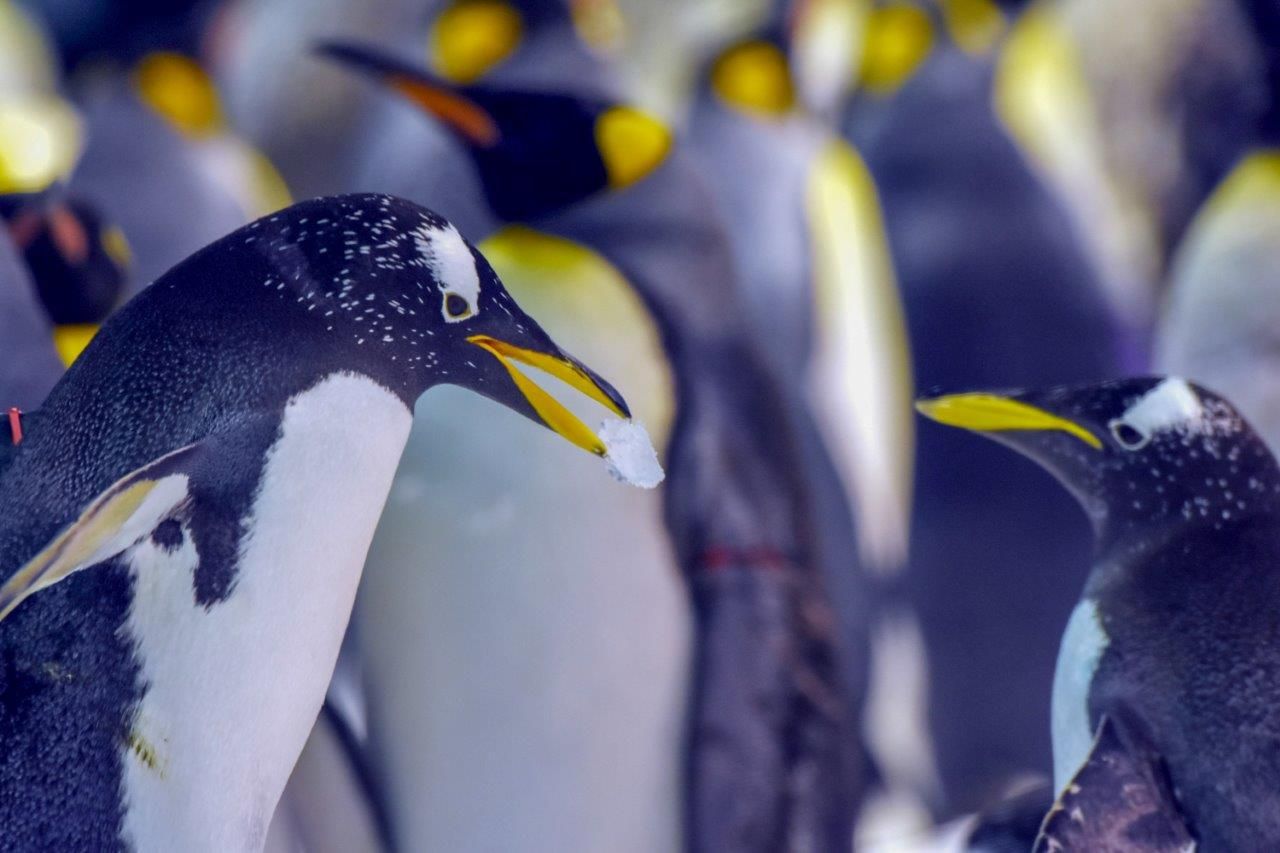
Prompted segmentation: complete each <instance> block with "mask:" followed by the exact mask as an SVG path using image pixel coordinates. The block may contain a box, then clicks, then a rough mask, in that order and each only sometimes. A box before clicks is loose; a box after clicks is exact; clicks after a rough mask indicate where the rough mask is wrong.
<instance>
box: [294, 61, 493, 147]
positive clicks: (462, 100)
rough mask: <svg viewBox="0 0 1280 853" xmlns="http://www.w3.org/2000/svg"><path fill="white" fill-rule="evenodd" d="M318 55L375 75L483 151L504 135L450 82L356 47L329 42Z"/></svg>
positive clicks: (482, 111)
mask: <svg viewBox="0 0 1280 853" xmlns="http://www.w3.org/2000/svg"><path fill="white" fill-rule="evenodd" d="M316 53H318V54H319V55H321V56H325V57H328V58H329V59H333V60H335V61H337V62H339V63H341V64H343V65H347V66H350V67H352V68H355V69H357V70H359V71H362V72H364V73H366V74H371V75H373V76H374V77H376V78H377V79H378V80H380V81H382V82H383V83H385V84H386V85H388V86H390V87H391V88H393V89H395V90H396V91H397V92H399V93H400V94H402V95H403V96H404V97H406V98H408V99H409V100H410V101H412V102H413V103H415V104H417V105H418V106H420V107H422V108H423V109H424V110H426V111H427V112H428V113H429V114H431V115H432V116H435V117H436V118H437V119H439V120H440V121H442V122H444V123H445V124H446V125H448V126H449V127H450V128H452V129H453V130H454V131H455V132H456V133H458V134H459V135H460V136H462V138H463V139H465V140H467V141H468V142H469V143H471V144H473V145H476V146H478V147H480V148H492V147H493V146H495V145H497V144H498V141H499V139H500V138H501V134H500V133H499V131H498V124H497V122H495V121H494V119H493V116H491V115H490V114H489V111H488V110H486V109H484V108H483V107H481V106H480V105H479V104H477V103H476V102H475V101H473V100H472V99H470V98H468V97H467V96H466V95H464V94H462V93H460V92H459V91H458V90H457V89H455V88H454V87H451V86H449V85H448V84H446V83H443V82H440V81H437V80H434V79H432V78H431V77H430V76H429V75H427V74H426V73H424V72H423V71H421V70H420V69H417V68H413V67H412V66H410V65H409V64H407V63H404V62H400V61H399V60H396V59H392V58H390V57H387V56H382V55H380V54H378V53H375V52H374V51H372V50H370V49H368V48H365V47H360V46H358V45H353V44H345V43H339V42H328V43H324V44H321V45H319V46H318V47H317V48H316Z"/></svg>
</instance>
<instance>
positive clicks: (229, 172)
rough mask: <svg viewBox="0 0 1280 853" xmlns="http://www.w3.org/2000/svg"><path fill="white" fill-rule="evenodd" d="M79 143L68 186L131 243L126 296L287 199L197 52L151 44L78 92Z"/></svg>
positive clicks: (271, 167)
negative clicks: (233, 121) (228, 113)
mask: <svg viewBox="0 0 1280 853" xmlns="http://www.w3.org/2000/svg"><path fill="white" fill-rule="evenodd" d="M80 103H81V108H82V110H83V114H84V123H85V135H86V146H85V151H84V154H83V156H82V157H81V158H80V162H79V163H78V165H77V166H76V169H75V171H74V172H73V173H72V175H71V178H70V181H69V187H70V189H71V191H72V192H74V193H76V194H77V195H79V196H81V197H82V198H85V199H87V200H88V201H90V202H92V203H93V204H94V205H96V206H97V207H98V209H100V210H101V211H103V213H104V215H106V216H107V217H108V218H109V219H111V220H112V221H113V222H115V223H117V224H118V225H119V227H120V229H121V231H122V232H123V234H124V236H125V237H127V238H128V240H129V243H130V245H131V246H132V255H133V266H134V276H133V277H132V279H131V281H130V282H129V287H128V289H127V294H128V295H130V296H131V295H133V294H134V293H136V292H137V291H138V290H140V289H141V288H143V287H145V286H146V285H147V284H150V283H151V282H152V281H154V280H155V279H156V277H158V276H159V275H160V274H161V273H163V272H165V271H166V270H167V269H169V268H170V267H171V266H173V265H174V264H176V263H178V261H180V260H182V259H183V258H184V257H186V256H187V255H189V254H191V253H192V252H195V251H197V250H198V249H199V248H201V247H202V246H204V245H205V244H206V243H209V242H211V241H213V240H215V239H217V238H218V237H220V236H221V235H223V234H225V233H227V232H228V231H231V230H233V229H235V228H238V227H240V226H241V225H243V224H245V223H246V222H248V221H249V220H250V219H253V218H255V217H257V216H260V215H263V214H265V213H269V212H271V211H273V210H277V209H279V208H281V207H284V206H286V205H287V204H288V203H289V201H290V194H289V189H288V187H287V186H286V185H285V183H284V181H283V179H282V178H281V177H280V175H279V173H278V172H277V171H276V170H275V167H274V165H273V164H272V163H271V162H270V161H269V160H268V159H267V158H266V157H265V156H263V155H262V154H261V153H260V152H259V151H257V150H256V149H255V148H253V147H252V146H251V145H249V144H248V143H246V142H245V141H244V140H243V139H241V138H240V137H239V135H237V134H236V133H235V132H234V131H233V130H232V129H231V128H230V127H229V126H228V124H227V122H226V121H225V118H224V113H223V109H222V104H221V99H220V97H219V94H218V91H217V88H216V86H215V84H214V82H213V80H212V79H211V78H210V76H209V74H208V72H207V71H206V70H205V68H204V66H203V65H202V64H201V63H200V62H199V61H198V60H196V59H195V58H193V57H191V56H187V55H185V54H182V53H178V52H174V51H157V52H154V53H149V54H147V55H146V56H144V57H142V58H141V59H140V60H139V61H138V62H137V63H136V64H134V65H132V66H129V67H128V68H127V69H126V70H120V71H117V72H115V73H110V74H102V75H99V76H98V77H95V78H92V79H91V80H90V81H89V82H88V83H87V84H86V85H85V86H84V87H83V89H82V91H81V92H80Z"/></svg>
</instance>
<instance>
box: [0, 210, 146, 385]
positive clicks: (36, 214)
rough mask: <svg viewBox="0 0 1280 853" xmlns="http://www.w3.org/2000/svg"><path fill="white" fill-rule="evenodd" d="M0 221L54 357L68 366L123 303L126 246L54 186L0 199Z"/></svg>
mask: <svg viewBox="0 0 1280 853" xmlns="http://www.w3.org/2000/svg"><path fill="white" fill-rule="evenodd" d="M0 217H2V218H3V219H4V221H5V222H6V224H7V226H8V230H9V235H10V237H11V238H12V239H13V241H14V243H15V244H16V245H17V247H18V248H19V249H21V251H22V253H23V260H24V261H25V263H26V265H27V268H28V269H29V270H30V272H31V277H32V279H33V282H34V286H35V289H36V293H37V295H38V296H39V298H40V304H41V306H42V307H43V308H44V312H45V314H46V316H47V317H48V321H49V322H51V323H52V324H53V337H54V344H55V346H57V349H58V354H59V356H61V358H62V361H63V362H64V363H65V364H70V363H71V362H72V361H74V360H75V358H76V357H77V356H78V355H79V354H80V352H81V351H82V350H83V349H84V347H85V345H87V344H88V342H89V340H90V338H92V337H93V335H94V333H95V332H96V331H97V329H98V325H99V324H100V323H101V322H102V321H103V320H104V319H106V317H107V315H109V314H110V313H111V312H112V311H113V310H114V309H115V308H116V307H117V306H118V305H119V304H120V303H121V302H122V301H123V296H124V292H125V288H126V282H127V281H128V276H129V271H130V265H131V262H132V261H131V258H132V255H131V253H130V250H129V242H128V240H126V239H125V236H124V233H123V232H122V231H121V230H120V229H119V227H117V226H115V225H112V224H110V223H108V222H106V221H105V220H104V219H103V216H102V215H101V213H99V211H98V210H97V208H96V207H95V206H94V205H92V204H90V203H89V202H87V201H85V200H84V199H81V198H78V197H76V196H74V195H71V194H68V193H66V192H65V190H63V189H61V188H58V187H54V188H51V189H50V190H49V191H46V192H44V193H40V194H37V195H34V196H16V197H15V196H0Z"/></svg>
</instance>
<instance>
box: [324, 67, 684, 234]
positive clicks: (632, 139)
mask: <svg viewBox="0 0 1280 853" xmlns="http://www.w3.org/2000/svg"><path fill="white" fill-rule="evenodd" d="M319 52H320V53H321V54H322V55H324V56H327V57H328V58H330V59H333V60H335V61H337V62H340V63H343V64H345V65H350V66H352V67H354V68H357V69H360V70H362V71H364V72H366V73H370V74H372V75H374V76H376V77H377V78H378V79H379V80H380V81H381V82H383V83H384V84H386V85H388V86H390V87H391V88H392V89H394V90H396V91H397V92H399V93H400V94H402V95H404V96H405V97H407V98H409V100H411V101H412V102H413V103H415V104H416V105H418V106H419V107H421V108H423V109H424V110H426V111H427V112H428V114H430V115H431V116H433V117H435V118H436V119H437V120H439V121H440V122H442V123H443V124H444V125H445V126H446V127H447V128H448V129H449V130H451V131H452V132H453V133H454V134H455V135H456V136H457V138H458V140H459V141H460V142H461V143H462V144H463V145H465V146H466V148H467V150H468V152H469V153H470V154H471V157H472V159H473V161H474V162H475V165H476V169H477V172H478V174H479V177H480V181H481V184H482V185H483V187H484V191H485V197H486V198H487V200H488V202H489V205H490V207H491V208H492V209H493V211H494V213H495V214H496V215H497V216H498V217H500V218H501V219H504V220H506V221H510V222H516V221H528V220H531V219H536V218H538V217H541V216H548V215H551V214H554V213H556V212H557V211H559V210H562V209H564V208H566V207H569V206H570V205H573V204H576V203H577V202H580V201H583V200H584V199H587V198H589V197H591V196H593V195H595V194H597V193H602V192H607V191H611V190H613V191H617V190H622V189H625V188H627V187H629V186H631V185H632V184H635V183H636V182H638V181H640V180H642V179H644V178H645V177H647V176H648V175H649V174H650V173H652V172H653V171H654V170H655V169H656V168H658V166H660V165H661V164H662V163H663V161H664V160H665V159H666V157H667V154H668V152H669V151H670V148H671V144H672V138H671V134H670V132H669V131H668V130H667V128H666V127H665V126H663V124H662V123H661V122H659V121H658V120H657V119H655V118H653V117H652V116H649V115H648V114H647V113H645V112H643V111H641V110H638V109H635V108H633V107H630V106H626V105H623V104H616V103H608V102H603V101H597V100H592V99H589V98H580V97H576V96H573V95H567V94H562V93H555V92H532V91H522V90H516V89H507V88H498V87H493V86H455V85H452V84H449V83H446V82H445V81H443V80H440V79H438V78H436V77H434V76H433V75H432V74H430V73H429V72H427V71H425V70H423V69H420V68H415V67H413V66H411V65H409V64H407V63H404V62H401V61H399V60H396V59H393V58H390V57H387V56H384V55H382V54H379V53H377V52H375V51H373V50H371V49H369V48H365V47H359V46H355V45H349V44H337V43H330V44H325V45H322V46H321V47H320V48H319Z"/></svg>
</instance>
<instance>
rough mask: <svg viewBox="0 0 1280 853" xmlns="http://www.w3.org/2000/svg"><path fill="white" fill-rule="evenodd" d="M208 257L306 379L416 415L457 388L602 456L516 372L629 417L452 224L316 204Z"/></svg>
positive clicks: (366, 203) (222, 296) (206, 291)
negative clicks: (548, 379) (358, 383)
mask: <svg viewBox="0 0 1280 853" xmlns="http://www.w3.org/2000/svg"><path fill="white" fill-rule="evenodd" d="M215 247H216V248H211V249H210V250H208V251H207V252H206V253H202V254H201V255H197V256H194V257H193V259H192V261H191V262H196V261H198V260H199V259H201V258H202V257H203V258H205V260H206V261H207V263H208V264H209V265H210V266H209V269H210V270H211V271H212V272H211V273H210V274H211V275H218V274H219V273H218V270H224V269H237V268H238V269H243V270H252V272H246V275H247V276H248V279H249V281H251V282H252V283H253V284H252V285H251V286H256V287H260V288H262V290H260V291H259V292H260V293H262V292H265V294H266V295H267V300H266V304H265V305H264V306H263V310H262V312H261V316H263V317H274V318H276V321H275V324H274V325H273V326H272V327H270V328H274V329H277V330H278V329H281V328H283V329H286V330H288V337H289V339H290V344H289V345H290V347H291V348H292V349H294V350H295V351H297V352H301V353H303V354H304V355H303V357H302V358H300V359H297V361H300V362H302V366H301V367H300V368H299V369H301V370H303V371H304V372H305V373H307V375H311V373H313V372H315V371H321V372H330V371H332V370H335V369H338V370H344V369H345V370H356V371H359V372H362V373H364V374H366V375H368V376H370V377H372V378H374V379H375V380H378V381H380V382H382V383H383V384H384V385H385V386H386V387H388V388H390V389H392V390H394V391H396V392H397V393H399V394H401V396H402V398H403V399H405V401H406V403H408V404H409V405H410V406H412V404H413V402H414V401H415V400H416V399H417V397H419V396H420V395H421V394H422V393H423V392H425V391H426V390H428V389H429V388H431V387H433V386H435V385H439V384H452V385H459V386H462V387H464V388H467V389H469V390H472V391H475V392H477V393H479V394H482V395H484V396H486V397H489V398H491V399H493V400H495V401H497V402H499V403H502V404H503V405H506V406H508V407H509V408H511V409H514V410H515V411H517V412H519V413H521V414H523V415H525V416H527V417H529V418H531V419H532V420H534V421H536V422H538V423H540V424H543V425H544V426H547V427H550V428H551V429H552V430H554V431H555V432H557V433H559V434H560V435H561V436H563V437H564V438H566V439H568V440H569V441H571V442H572V443H574V444H576V445H578V446H579V447H582V448H583V449H586V450H589V451H591V452H592V453H596V454H598V455H604V454H605V447H604V444H603V443H602V442H601V440H600V439H599V437H598V436H596V435H595V433H594V432H592V431H591V430H590V429H589V428H588V427H587V426H586V425H585V424H583V423H582V422H581V421H580V420H579V419H578V418H577V417H576V416H575V415H574V414H572V413H571V412H570V411H569V410H568V409H567V408H566V407H565V406H564V405H562V404H561V403H560V402H558V401H557V400H556V399H555V398H554V397H553V396H552V395H551V394H549V393H547V392H546V391H545V390H543V389H542V388H541V387H540V386H539V385H538V384H536V383H535V382H534V380H532V379H531V378H529V377H528V376H527V375H526V374H525V373H523V372H522V371H521V369H520V367H519V366H518V365H528V366H531V367H535V368H537V369H539V370H541V371H542V372H543V373H545V374H549V375H550V376H552V377H554V378H556V379H558V380H560V381H562V382H563V383H565V384H566V385H568V386H570V387H571V388H573V389H575V390H576V391H578V392H580V393H582V394H584V395H585V396H587V397H588V398H590V399H592V400H594V401H596V402H597V403H599V404H601V405H603V406H604V407H605V408H607V409H608V410H610V411H612V412H613V413H615V414H617V415H618V416H620V417H623V418H629V417H630V412H629V410H628V408H627V404H626V402H625V401H624V400H623V398H622V396H621V395H620V394H619V393H618V392H617V391H615V390H614V389H613V387H612V386H610V385H609V384H608V383H607V382H605V381H604V380H603V379H602V378H601V377H599V376H598V375H596V374H595V373H594V372H593V371H592V370H591V369H590V368H588V367H586V366H585V365H584V364H582V363H581V362H579V361H578V360H577V359H575V358H573V357H572V356H570V355H568V354H567V353H565V352H564V351H563V350H561V349H560V348H559V347H558V346H557V345H556V344H555V342H554V341H552V340H551V338H550V337H549V336H548V335H547V333H546V332H544V331H543V330H542V329H541V327H539V326H538V324H537V323H536V322H535V321H534V320H533V319H532V318H531V317H529V316H528V315H527V314H525V313H524V312H523V311H522V310H521V309H520V307H519V306H518V305H517V304H516V302H515V300H514V299H512V298H511V296H510V295H509V294H508V293H507V291H506V289H505V288H504V287H503V285H502V282H501V281H500V280H499V279H498V276H497V274H496V273H495V272H494V271H493V268H492V267H491V266H490V265H489V263H488V261H486V260H485V258H484V256H483V255H481V254H480V253H479V252H478V251H477V250H476V249H475V248H474V247H473V246H472V245H471V244H470V243H468V242H467V241H466V240H465V239H463V237H462V236H461V235H460V234H459V233H458V231H457V230H456V229H455V228H454V227H453V225H451V224H450V223H449V222H447V221H446V220H445V219H443V218H442V217H440V216H437V215H436V214H434V213H432V212H431V211H428V210H426V209H424V208H421V207H419V206H417V205H415V204H413V203H411V202H408V201H404V200H402V199H397V198H394V197H392V196H385V195H354V196H339V197H336V198H326V199H316V200H313V201H309V202H303V203H300V204H296V205H294V206H292V207H290V208H288V209H286V210H283V211H280V212H279V213H276V214H272V215H271V216H268V217H265V218H263V219H260V220H258V221H256V222H254V223H251V224H250V225H248V226H245V227H244V228H243V229H241V230H240V231H237V232H235V233H233V234H231V235H230V236H228V237H226V238H224V239H223V240H222V241H220V242H219V243H218V244H215ZM250 265H252V266H250ZM170 277H176V278H178V279H181V278H182V277H183V276H182V267H181V266H179V267H177V268H175V269H174V270H173V271H172V272H171V273H169V274H167V275H166V276H165V277H164V278H162V279H161V280H160V281H157V282H156V284H155V285H153V287H152V289H160V290H161V291H163V289H164V285H165V282H166V280H168V279H169V278H170ZM202 284H203V282H202ZM192 295H193V296H194V295H195V294H192ZM198 298H200V299H203V300H206V301H207V302H208V303H210V310H213V311H218V312H220V313H225V311H226V310H227V309H226V306H227V304H228V303H230V304H233V305H234V304H242V303H243V298H244V297H243V293H242V292H241V291H237V292H236V294H229V293H224V292H220V291H218V290H216V289H215V288H211V287H209V286H203V287H202V288H201V294H200V295H199V296H198ZM136 301H137V300H135V303H136ZM187 313H188V314H192V315H198V314H199V312H195V311H192V310H190V309H188V310H187ZM235 322H237V323H239V322H241V321H239V320H237V321H235ZM264 328H266V327H264ZM267 333H270V332H267Z"/></svg>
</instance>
